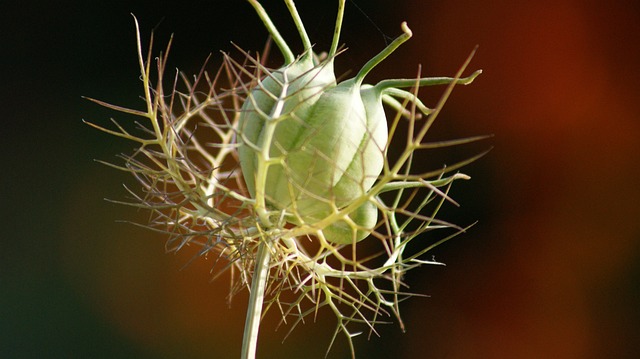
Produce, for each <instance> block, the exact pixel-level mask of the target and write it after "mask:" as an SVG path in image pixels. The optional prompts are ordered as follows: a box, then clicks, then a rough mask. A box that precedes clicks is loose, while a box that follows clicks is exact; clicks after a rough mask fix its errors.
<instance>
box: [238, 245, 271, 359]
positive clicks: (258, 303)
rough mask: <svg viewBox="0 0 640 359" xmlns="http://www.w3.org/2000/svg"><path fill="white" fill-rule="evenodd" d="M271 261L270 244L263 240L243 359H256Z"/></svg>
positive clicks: (246, 325)
mask: <svg viewBox="0 0 640 359" xmlns="http://www.w3.org/2000/svg"><path fill="white" fill-rule="evenodd" d="M270 260H271V253H270V252H269V248H268V244H267V243H266V242H265V241H264V240H262V241H261V242H260V244H259V245H258V253H257V254H256V266H255V268H254V271H253V276H252V279H251V293H250V294H249V304H248V306H247V319H246V321H245V322H244V338H243V339H242V356H241V359H254V358H255V357H256V349H257V348H258V333H259V331H260V319H261V316H262V303H263V301H264V291H265V287H266V285H267V275H268V274H269V261H270Z"/></svg>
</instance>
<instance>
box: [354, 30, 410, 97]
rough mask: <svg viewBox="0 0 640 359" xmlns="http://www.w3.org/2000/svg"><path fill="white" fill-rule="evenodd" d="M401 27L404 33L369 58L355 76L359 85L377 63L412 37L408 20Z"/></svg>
mask: <svg viewBox="0 0 640 359" xmlns="http://www.w3.org/2000/svg"><path fill="white" fill-rule="evenodd" d="M401 28H402V35H400V36H398V37H397V38H396V39H395V40H393V41H392V42H391V43H390V44H389V45H387V47H385V48H384V50H382V51H380V53H379V54H377V55H376V56H374V57H373V58H372V59H371V60H369V61H368V62H367V63H366V64H364V66H362V68H361V69H360V71H359V72H358V74H357V75H356V77H355V78H354V79H355V82H356V83H357V84H358V86H360V84H362V81H363V80H364V78H365V77H366V76H367V74H368V73H369V72H370V71H371V70H373V68H374V67H376V65H378V64H379V63H381V62H382V61H383V60H384V59H386V58H387V56H389V55H391V54H392V53H393V52H394V51H396V49H397V48H398V47H400V45H402V44H403V43H405V42H406V41H407V40H409V39H410V38H411V36H412V33H411V30H409V27H408V26H407V23H406V22H403V23H402V25H401Z"/></svg>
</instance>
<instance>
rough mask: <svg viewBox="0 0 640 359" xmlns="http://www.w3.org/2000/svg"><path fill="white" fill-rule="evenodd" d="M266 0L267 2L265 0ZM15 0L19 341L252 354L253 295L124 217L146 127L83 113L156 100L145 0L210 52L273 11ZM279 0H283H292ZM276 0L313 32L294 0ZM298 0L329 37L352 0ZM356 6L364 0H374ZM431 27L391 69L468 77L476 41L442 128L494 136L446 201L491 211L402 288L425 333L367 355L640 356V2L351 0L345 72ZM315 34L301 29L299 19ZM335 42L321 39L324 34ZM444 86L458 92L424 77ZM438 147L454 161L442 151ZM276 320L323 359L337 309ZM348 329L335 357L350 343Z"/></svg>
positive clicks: (388, 72)
mask: <svg viewBox="0 0 640 359" xmlns="http://www.w3.org/2000/svg"><path fill="white" fill-rule="evenodd" d="M265 2H266V1H265ZM7 3H9V2H4V3H3V4H2V5H0V55H1V56H0V74H2V77H1V80H0V81H1V83H0V104H1V105H2V106H1V108H2V119H1V121H2V127H0V134H1V136H2V138H1V141H0V146H2V147H1V149H2V160H3V163H2V170H3V173H2V175H1V176H0V179H1V183H0V184H1V186H0V191H1V192H0V195H1V199H0V200H1V203H2V212H1V217H0V218H1V220H2V222H1V223H2V226H1V228H2V231H1V232H0V233H1V238H0V357H3V358H236V357H238V356H239V352H240V339H241V336H242V325H243V323H244V314H245V306H244V305H245V303H246V296H240V297H238V298H236V299H235V300H234V302H233V304H232V307H231V308H230V309H229V308H228V306H227V305H226V303H225V296H226V294H227V291H228V288H227V287H226V285H227V283H226V281H225V280H220V281H216V282H213V283H209V279H210V274H209V269H210V267H211V264H210V263H209V262H207V261H204V260H203V261H196V262H194V263H193V264H191V265H190V266H188V267H187V268H185V269H183V270H180V269H181V268H182V267H183V265H184V264H185V263H186V262H187V261H188V259H189V256H188V255H178V256H174V255H166V254H164V247H163V246H164V243H163V238H162V237H158V236H155V235H154V234H152V233H148V232H145V231H143V230H140V229H137V228H135V227H132V226H129V225H125V224H120V223H116V220H117V219H140V220H143V219H144V213H137V212H135V211H133V210H131V209H129V208H126V207H121V206H118V205H114V204H110V203H108V202H105V201H103V200H102V199H103V198H104V197H109V198H115V199H119V198H123V197H124V195H125V193H124V190H123V188H122V186H121V184H122V183H132V182H131V179H130V178H129V176H127V175H126V174H123V173H118V172H116V171H114V170H111V169H108V168H105V167H104V166H101V165H99V164H97V163H95V162H93V159H94V158H98V159H103V160H111V159H114V155H115V154H117V153H120V152H129V151H131V149H132V145H131V144H129V143H126V142H123V141H119V140H117V139H114V138H112V137H109V136H107V135H105V134H102V133H99V132H98V131H95V130H93V129H91V128H89V127H88V126H86V125H83V124H82V122H81V119H83V118H84V119H87V120H90V121H93V122H97V123H101V124H107V122H108V119H109V117H111V116H117V114H115V113H113V112H111V111H109V110H106V109H103V108H100V107H98V106H96V105H95V104H92V103H90V102H88V101H86V100H83V99H82V98H81V96H90V97H94V98H98V99H102V100H105V101H108V102H112V103H116V104H120V105H125V106H140V105H141V102H140V101H139V100H138V96H139V95H141V87H140V82H139V81H138V73H137V60H136V54H135V36H134V35H135V33H134V27H133V21H132V17H131V15H130V13H134V14H135V15H136V16H137V17H138V19H139V21H140V24H141V29H142V32H143V37H144V41H145V43H146V41H148V35H149V33H150V31H151V30H152V29H154V28H155V29H156V36H157V38H156V44H157V45H158V46H157V47H156V49H159V48H160V47H161V46H164V44H165V43H166V41H167V40H168V36H169V34H170V33H175V39H174V46H173V49H172V55H171V63H170V66H171V67H178V68H180V70H183V71H185V72H187V73H194V72H196V71H198V70H199V68H200V65H201V64H202V62H203V61H204V59H205V58H206V56H207V55H208V54H209V53H213V54H214V59H215V60H214V62H215V61H219V59H220V55H219V53H218V51H219V50H224V51H232V50H233V47H232V45H231V44H230V41H233V42H235V43H236V44H238V45H240V46H241V47H243V48H244V49H248V50H254V51H255V50H260V49H261V48H262V46H263V44H264V41H265V39H266V31H265V30H263V29H262V26H261V23H260V22H259V20H258V19H257V16H256V15H255V14H254V12H253V10H252V8H251V7H250V6H249V5H248V4H246V3H245V2H244V1H213V0H211V1H193V2H189V3H184V2H158V1H154V2H150V1H149V2H142V1H131V2H97V1H94V2H91V1H76V2H34V1H23V2H20V3H19V4H18V2H10V3H11V5H8V4H7ZM274 3H275V2H274ZM277 3H278V4H277V6H276V5H275V4H274V5H270V6H269V8H270V9H271V10H272V11H273V12H272V14H273V16H274V18H276V19H277V20H280V21H277V22H278V25H280V28H281V30H282V32H283V33H285V34H291V35H292V34H294V33H293V28H292V27H291V26H290V25H289V22H288V18H287V17H286V14H285V13H284V12H283V11H282V5H281V4H280V3H279V2H277ZM318 3H319V2H318V1H313V2H311V1H299V7H300V11H301V14H302V17H303V19H304V20H305V22H306V23H307V28H308V30H309V32H310V35H311V37H312V41H314V42H317V43H318V46H319V48H325V49H326V48H327V47H328V41H329V39H330V34H331V33H330V28H331V26H332V25H331V24H332V22H333V16H334V11H335V10H334V7H335V4H334V3H335V1H324V2H322V3H323V4H325V5H318ZM354 4H356V5H357V6H358V7H359V9H358V8H357V7H356V6H355V5H354ZM403 20H406V21H408V23H409V25H410V27H411V28H412V30H413V32H414V38H413V39H412V40H411V41H410V42H408V43H407V44H406V45H404V46H403V47H402V48H401V49H400V50H398V51H397V53H396V54H394V55H393V56H392V57H390V58H389V59H388V60H387V61H386V62H385V63H383V64H382V65H381V66H380V67H379V68H377V69H376V71H374V73H373V74H372V75H371V78H370V80H371V81H375V80H377V79H382V78H389V77H410V76H414V75H415V74H416V71H417V65H418V64H422V65H423V73H424V74H425V75H431V76H440V75H448V76H451V75H453V74H454V73H455V71H456V70H457V69H458V67H459V66H460V65H461V64H462V62H463V61H464V59H465V58H466V56H467V55H468V53H469V52H470V51H471V49H473V47H474V46H475V45H476V44H479V45H480V49H479V51H478V53H477V55H476V57H475V58H474V60H473V62H472V65H471V68H472V69H476V68H482V69H483V70H484V74H483V75H482V76H481V77H480V78H479V79H478V80H477V81H476V82H475V83H474V84H473V85H472V86H469V87H464V88H463V87H459V88H456V90H455V91H454V94H453V96H452V98H451V100H450V101H449V103H448V104H447V106H446V107H445V111H444V112H443V114H442V116H441V117H440V118H439V122H438V124H437V125H436V127H435V128H434V133H433V136H434V138H440V139H442V138H455V137H464V136H470V135H478V134H494V135H495V137H493V138H492V139H490V140H488V141H485V143H484V144H482V146H484V147H482V146H481V147H470V148H468V147H463V148H458V149H454V150H452V151H450V152H449V153H448V154H447V155H446V156H449V157H451V158H452V159H462V158H464V157H466V156H470V155H473V154H474V153H476V151H477V150H478V148H488V147H490V146H494V149H493V151H492V152H491V153H490V154H489V155H488V156H486V157H485V158H483V159H481V160H480V161H478V162H476V163H474V164H472V165H470V166H468V167H467V168H466V169H465V172H466V173H468V174H469V175H471V176H472V178H473V179H472V181H470V182H465V183H459V184H458V185H457V186H455V187H454V191H453V193H452V194H453V197H454V198H455V199H456V200H457V201H458V202H459V203H461V205H462V206H461V207H460V208H458V209H455V208H449V209H447V210H446V211H445V212H443V215H444V216H445V219H447V220H450V221H453V222H456V223H459V224H462V225H465V224H470V223H472V222H474V221H475V220H476V219H477V220H479V223H478V224H477V225H476V226H475V227H473V228H472V229H471V230H470V231H469V233H468V234H465V235H463V236H461V237H458V238H456V239H455V240H453V241H450V242H448V243H446V244H445V245H442V246H441V247H439V248H437V249H436V250H435V251H434V255H436V258H437V259H438V260H440V261H444V262H445V263H447V267H424V268H421V269H418V270H416V271H414V272H413V273H410V274H409V276H408V277H407V281H408V283H409V284H410V285H411V290H412V291H416V292H420V293H426V294H429V295H430V296H431V297H430V298H416V299H412V300H410V301H408V302H405V303H404V305H403V306H402V310H403V316H404V318H405V321H406V326H407V333H405V334H403V333H401V332H400V330H399V328H398V327H397V325H389V326H384V327H381V328H380V332H381V335H382V337H381V338H376V337H374V338H372V339H371V341H367V340H366V336H362V337H361V338H357V339H356V340H355V341H356V345H357V353H358V357H361V358H390V357H394V358H465V359H467V358H636V357H637V356H638V355H639V354H640V340H639V339H640V337H639V333H640V306H639V305H638V304H639V303H640V300H639V299H640V221H639V220H638V217H639V214H640V204H639V203H640V186H639V185H638V178H640V166H639V165H640V163H639V162H640V161H639V159H640V119H639V118H638V112H637V103H638V101H639V100H640V96H639V95H640V88H639V86H640V85H638V84H639V83H640V81H639V80H640V75H639V72H638V70H637V66H638V64H640V48H639V47H638V45H637V42H638V41H637V40H638V34H639V33H640V25H639V24H640V10H639V9H638V5H637V3H636V2H634V1H630V0H629V1H606V2H603V1H600V2H597V1H577V0H562V1H538V2H513V1H505V0H498V1H492V2H490V4H489V3H487V2H474V1H464V0H456V1H446V2H435V1H422V0H409V1H382V0H377V1H364V0H358V1H349V7H348V8H347V13H346V20H345V28H344V30H343V34H344V35H343V37H342V40H343V41H342V42H343V43H345V44H347V46H348V47H349V50H348V51H347V52H346V53H345V54H343V55H341V56H340V57H339V58H338V60H337V63H338V67H337V72H338V73H344V72H346V71H347V70H349V69H357V68H359V67H360V66H361V65H362V64H363V63H364V62H365V61H366V60H367V59H368V58H370V57H371V56H373V55H374V54H375V53H377V51H379V50H380V49H382V48H383V47H384V46H385V44H386V43H387V42H388V41H389V39H390V38H392V37H394V36H396V35H397V34H399V33H400V30H399V24H400V22H401V21H403ZM289 38H290V39H293V40H295V39H296V38H295V36H291V37H289ZM320 46H321V47H320ZM424 95H425V96H424V99H425V101H426V102H427V103H428V104H433V103H435V100H436V99H437V96H438V92H437V91H432V90H429V91H425V93H424ZM423 160H424V161H425V163H427V164H432V165H433V166H435V167H438V166H440V165H441V164H442V163H439V162H437V160H433V159H431V158H424V159H423ZM274 319H275V318H270V319H269V320H268V321H267V322H266V323H265V324H264V325H263V328H262V332H261V337H260V345H259V353H258V357H259V358H299V357H305V358H316V357H317V358H321V357H323V355H324V352H325V349H326V347H327V345H328V343H329V340H330V335H331V333H332V331H333V325H334V322H333V320H332V318H331V315H330V314H329V313H324V314H321V315H320V316H319V318H318V320H317V323H315V324H314V323H312V322H308V323H307V324H305V325H303V326H301V327H299V328H297V329H296V331H295V332H294V333H293V334H292V336H291V337H289V338H288V339H287V340H286V341H285V342H284V344H282V343H281V341H282V338H283V337H284V335H285V333H286V331H287V329H288V328H286V327H285V328H280V329H279V330H278V331H277V332H276V331H274V330H273V328H274V327H275V323H274ZM347 356H348V355H347V352H346V346H345V343H344V340H342V338H339V340H338V342H337V344H336V345H335V346H334V350H333V351H332V352H331V355H330V357H332V358H346V357H347Z"/></svg>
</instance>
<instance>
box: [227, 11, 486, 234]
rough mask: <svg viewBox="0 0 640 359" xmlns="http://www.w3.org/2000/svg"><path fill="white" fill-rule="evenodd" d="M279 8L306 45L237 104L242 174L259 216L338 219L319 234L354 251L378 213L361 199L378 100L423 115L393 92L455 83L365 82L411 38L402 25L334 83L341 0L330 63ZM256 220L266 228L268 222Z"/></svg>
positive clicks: (311, 221)
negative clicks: (385, 43) (380, 48)
mask: <svg viewBox="0 0 640 359" xmlns="http://www.w3.org/2000/svg"><path fill="white" fill-rule="evenodd" d="M286 2H287V5H288V6H289V9H290V10H291V13H292V15H293V17H294V20H295V21H296V24H297V25H298V29H299V31H300V34H301V37H302V39H303V42H304V43H305V47H306V46H309V47H307V52H306V53H305V54H304V55H303V56H302V57H300V58H299V59H298V60H296V61H291V62H290V63H289V64H288V65H285V66H284V67H283V68H281V69H279V70H276V71H275V72H273V73H271V74H269V75H268V77H267V78H265V79H263V80H262V81H261V82H260V83H259V84H258V86H257V87H256V88H254V89H253V90H252V92H251V93H250V94H249V96H248V98H247V100H246V102H245V104H244V105H243V108H242V110H243V113H242V114H241V120H240V126H239V128H238V138H239V147H238V152H239V156H240V164H241V167H242V171H243V174H244V176H245V181H246V183H247V187H248V189H249V191H250V193H251V195H252V196H254V198H255V200H256V203H255V208H256V210H257V212H258V214H259V215H261V216H262V214H263V213H264V212H266V211H267V210H277V211H279V212H281V213H283V214H284V219H285V220H286V221H288V222H290V223H292V224H297V225H300V224H307V225H311V226H314V225H315V224H316V223H319V222H321V221H323V219H325V218H327V217H328V216H331V215H335V214H336V213H337V214H338V215H337V216H336V220H335V221H334V222H333V223H328V224H323V228H318V229H319V230H321V231H322V233H323V236H324V237H325V239H326V240H327V241H329V242H333V243H338V244H349V243H355V242H357V241H360V240H362V239H364V238H366V237H367V236H368V234H369V233H370V232H371V231H372V230H373V228H374V226H375V225H376V222H377V218H378V215H377V207H376V205H375V204H373V203H372V202H371V200H370V199H369V198H371V197H372V195H371V194H368V193H367V192H368V191H369V190H370V189H371V187H372V186H373V184H374V183H375V181H376V179H377V177H378V176H379V175H380V172H381V171H382V169H383V167H384V163H385V158H384V153H385V147H386V145H387V137H388V133H387V132H388V131H387V120H386V116H385V112H384V108H383V101H385V102H387V103H390V104H391V105H392V106H393V107H395V108H398V107H400V105H399V103H398V102H397V101H396V100H394V99H393V97H400V98H403V99H405V100H408V101H410V102H413V103H415V104H416V105H417V107H418V109H420V110H422V111H423V112H424V113H425V114H428V109H427V108H426V107H425V106H424V105H423V104H422V103H421V102H420V101H419V100H418V99H417V98H416V97H415V95H414V94H412V93H409V92H406V91H404V90H401V89H400V87H411V86H415V85H416V84H417V85H418V86H424V85H431V84H440V83H451V82H453V81H455V80H454V79H450V78H445V79H441V78H436V79H430V78H425V79H418V80H415V79H413V80H385V81H381V82H380V83H378V84H377V85H367V84H363V81H364V78H365V77H366V75H367V74H368V73H369V72H370V71H371V70H372V69H373V68H374V67H375V66H376V65H377V64H379V63H380V62H381V61H383V60H384V59H385V58H386V57H387V56H389V55H390V54H391V53H392V52H393V51H395V49H396V48H398V47H399V46H400V45H401V44H402V43H404V42H405V41H407V40H408V39H409V38H410V37H411V31H410V30H409V28H408V27H407V25H406V23H403V24H402V30H403V34H402V35H401V36H399V37H398V38H397V39H396V40H394V41H393V42H392V43H391V44H389V45H388V46H387V47H386V48H385V49H384V50H383V51H382V52H380V53H379V54H378V55H376V56H375V57H374V58H372V59H371V60H370V61H369V62H367V63H366V64H365V66H363V68H362V69H361V70H360V71H359V72H358V74H357V75H356V76H355V77H354V78H352V79H349V80H346V81H344V82H342V83H340V84H338V85H335V76H334V75H333V63H332V62H333V58H334V56H335V50H336V48H337V43H338V36H339V29H340V26H341V25H340V23H341V21H342V11H343V9H344V2H345V0H340V10H339V15H338V20H337V21H336V31H335V37H334V41H333V44H332V49H331V52H329V57H328V59H327V60H326V61H325V62H323V63H319V64H318V63H316V62H314V61H313V58H314V56H313V54H312V52H311V49H310V43H309V42H308V38H307V37H306V33H305V32H304V28H303V27H302V23H301V21H300V20H299V17H297V12H296V11H295V8H294V7H293V3H292V0H286ZM252 3H255V1H252ZM255 4H257V3H255ZM255 4H254V7H256V5H255ZM256 9H259V8H258V7H256ZM259 13H260V11H259ZM261 16H262V17H263V21H264V22H265V24H266V25H267V27H268V28H269V29H270V32H271V33H272V35H273V37H274V39H276V42H278V36H279V34H277V31H276V30H275V27H273V25H272V24H271V23H270V21H267V20H268V17H266V14H263V15H261ZM265 19H266V20H265ZM283 44H284V42H282V44H280V48H281V50H282V52H283V54H284V55H285V58H286V57H287V51H289V50H288V47H287V46H286V44H284V45H283ZM475 76H477V74H475ZM475 76H473V77H475ZM471 80H472V79H471ZM471 80H469V82H471ZM363 198H365V199H366V200H365V201H363ZM355 201H363V202H362V203H363V204H362V205H360V206H358V207H355V208H354V206H352V205H351V204H353V203H354V202H355ZM347 208H348V209H349V211H347ZM261 211H263V213H261ZM346 217H348V218H346ZM261 218H263V220H265V221H266V222H267V223H268V222H269V219H268V216H267V217H261ZM323 223H324V222H323Z"/></svg>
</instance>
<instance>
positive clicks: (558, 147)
mask: <svg viewBox="0 0 640 359" xmlns="http://www.w3.org/2000/svg"><path fill="white" fill-rule="evenodd" d="M410 9H411V11H410V12H408V13H410V14H415V15H416V16H415V17H414V18H410V19H409V23H410V24H413V26H412V28H413V30H414V33H415V34H416V37H419V36H421V35H428V36H429V38H430V41H429V42H428V43H426V44H425V46H423V47H420V46H414V48H413V49H412V56H411V57H415V58H424V57H426V58H428V59H429V60H427V61H428V62H429V64H430V67H431V68H434V69H447V70H449V71H451V72H453V71H454V70H455V64H457V63H461V62H462V61H458V62H455V61H454V62H452V59H456V58H457V59H463V58H464V52H465V51H468V50H469V49H470V48H472V47H473V45H474V44H475V43H478V44H479V45H480V48H479V51H478V55H477V56H476V58H475V59H474V61H473V62H472V68H473V69H475V68H476V67H480V68H483V69H484V70H485V72H484V74H483V75H482V77H481V78H479V79H478V81H477V82H476V83H474V84H473V85H472V87H473V88H465V89H464V90H458V91H461V92H464V95H462V96H461V99H460V100H457V101H456V102H455V103H456V105H455V108H453V109H452V110H451V111H452V113H454V116H455V117H454V118H453V119H452V120H451V121H454V122H455V124H454V125H452V126H456V127H458V128H460V131H462V132H464V133H467V132H476V131H478V130H480V131H490V132H492V133H494V134H495V138H494V139H493V142H494V144H495V149H494V151H493V152H492V153H490V155H489V156H488V158H486V159H483V160H481V161H483V162H484V161H487V162H486V163H488V166H487V167H484V168H485V169H486V170H487V171H490V178H491V180H492V182H491V183H490V187H491V197H492V198H491V201H490V203H487V208H486V210H487V211H489V212H490V213H491V216H492V218H490V223H487V224H485V225H483V224H482V223H480V224H479V225H478V226H480V227H481V229H480V232H482V233H481V236H480V238H477V237H478V234H477V233H474V231H473V230H472V231H471V233H470V234H468V236H470V237H476V238H474V239H473V243H474V244H473V245H474V246H482V243H483V242H484V243H485V244H486V245H487V246H489V247H490V248H491V249H492V251H486V250H485V251H483V250H480V251H477V252H476V253H481V255H474V252H475V250H474V249H473V248H470V249H467V250H464V251H465V255H464V256H462V257H459V258H456V262H455V263H449V264H450V267H449V268H448V270H447V272H448V271H452V272H453V273H454V274H451V276H452V277H449V279H448V281H449V282H451V281H452V282H454V283H455V284H454V285H451V284H448V283H439V284H438V285H437V288H444V289H443V290H444V291H445V292H446V293H448V294H444V293H440V294H439V296H444V298H440V299H439V300H438V303H439V304H440V303H446V310H447V311H450V313H455V315H452V316H451V317H442V318H440V319H441V320H442V322H441V323H438V324H435V325H434V327H445V328H449V331H450V332H449V334H450V336H447V337H446V338H445V340H444V342H439V343H436V344H435V345H436V346H437V348H436V349H435V351H436V352H437V353H446V357H447V358H604V357H611V358H613V357H615V358H622V357H625V358H627V357H629V358H630V357H635V355H637V354H638V350H639V349H640V346H639V344H637V335H638V329H639V327H638V323H637V322H633V320H631V319H630V318H635V319H638V310H637V309H633V308H634V307H635V305H630V303H634V302H637V299H638V297H639V296H640V292H638V287H637V283H636V284H635V285H634V286H630V287H629V288H627V290H628V291H627V292H623V293H621V292H618V291H614V290H613V287H615V286H617V285H619V284H612V283H620V282H625V283H627V285H630V284H631V283H632V282H631V281H632V280H633V279H631V278H633V277H634V276H635V278H636V279H637V276H638V273H637V271H638V267H637V264H636V263H638V261H639V260H640V242H639V240H640V224H639V222H638V215H639V214H640V207H639V201H640V187H639V186H638V180H637V179H638V177H639V175H640V166H639V164H640V161H639V156H640V119H639V118H638V114H637V110H636V107H637V101H638V98H639V95H640V92H639V91H638V81H637V80H638V75H637V70H636V69H635V66H637V64H638V63H640V52H639V51H638V46H637V44H635V42H636V40H637V34H638V33H640V25H639V24H640V13H639V12H638V9H637V4H636V3H633V2H624V1H623V2H585V1H554V2H552V1H543V2H511V1H494V2H490V3H487V2H482V3H481V2H473V1H453V2H442V3H439V4H438V5H436V6H432V5H430V4H427V3H424V4H423V3H420V2H416V3H415V4H411V6H410ZM424 14H429V16H428V21H420V17H421V16H423V15H424ZM425 20H426V16H425ZM452 63H453V64H454V67H451V66H452ZM455 96H457V95H456V93H454V97H455ZM470 174H471V175H472V176H473V175H474V173H470ZM483 226H487V227H484V230H482V227H483ZM488 227H490V228H488ZM460 258H463V261H462V262H461V259H460ZM447 277H448V275H447ZM612 286H613V287H612ZM432 291H434V292H436V291H438V290H437V289H433V288H432ZM617 296H618V297H617ZM626 296H629V297H631V298H636V299H635V301H634V300H631V302H630V299H629V298H626ZM616 297H617V298H616ZM429 305H430V306H431V305H433V304H429ZM616 306H622V307H617V308H612V307H616ZM621 308H626V309H621ZM625 310H631V312H630V313H627V314H623V315H621V313H623V312H625ZM629 316H630V317H629ZM410 335H412V336H413V337H414V338H415V339H414V341H415V342H416V343H419V342H420V341H421V340H423V339H422V336H423V335H428V333H418V332H412V333H411V334H410ZM439 338H440V339H443V337H442V335H440V336H439ZM410 352H411V353H413V354H415V353H418V352H417V351H415V350H413V349H412V350H410ZM434 357H440V356H434Z"/></svg>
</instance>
